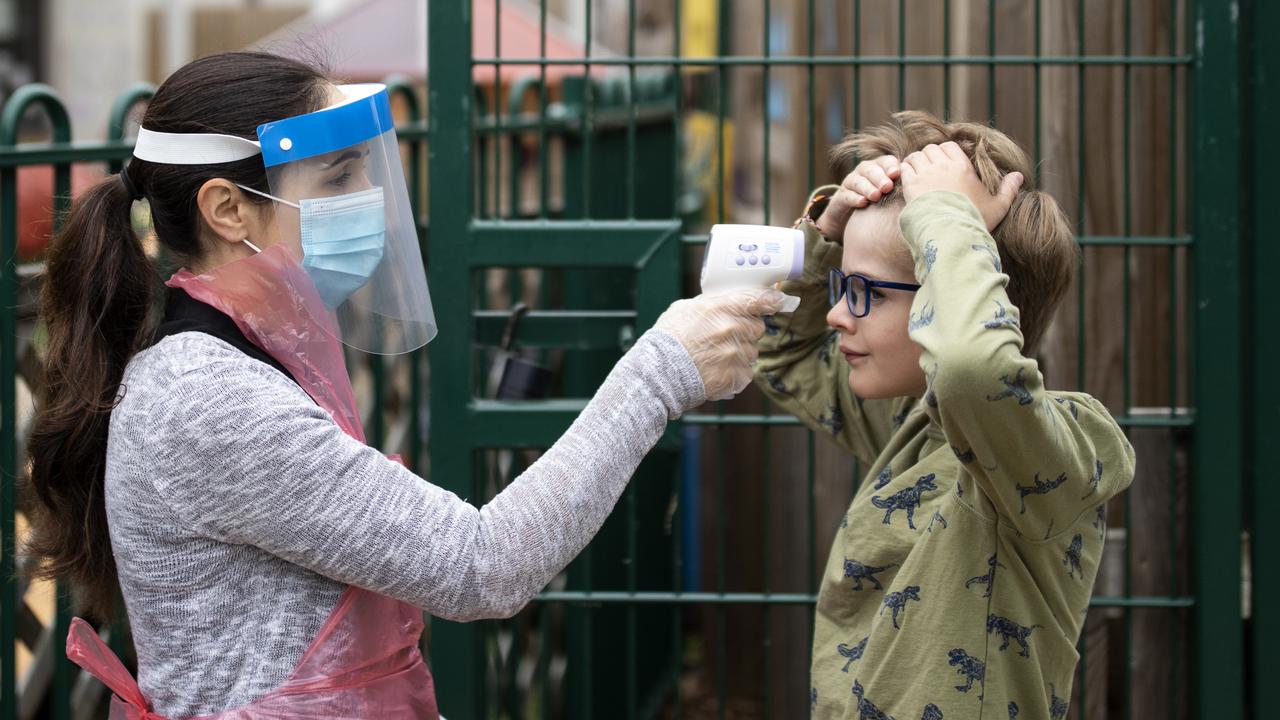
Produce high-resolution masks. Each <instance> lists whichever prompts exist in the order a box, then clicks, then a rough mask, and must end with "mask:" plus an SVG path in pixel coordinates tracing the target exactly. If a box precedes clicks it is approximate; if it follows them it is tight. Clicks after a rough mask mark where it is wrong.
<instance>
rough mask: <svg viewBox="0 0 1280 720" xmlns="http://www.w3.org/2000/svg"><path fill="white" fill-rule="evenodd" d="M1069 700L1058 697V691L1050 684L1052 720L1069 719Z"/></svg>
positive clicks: (1050, 713) (1050, 714) (1050, 715)
mask: <svg viewBox="0 0 1280 720" xmlns="http://www.w3.org/2000/svg"><path fill="white" fill-rule="evenodd" d="M1067 708H1068V705H1067V700H1066V698H1060V697H1058V689H1057V688H1055V687H1054V686H1053V683H1049V717H1050V718H1051V719H1052V720H1064V719H1065V718H1066V717H1067Z"/></svg>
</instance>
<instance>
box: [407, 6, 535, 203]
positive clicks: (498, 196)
mask: <svg viewBox="0 0 1280 720" xmlns="http://www.w3.org/2000/svg"><path fill="white" fill-rule="evenodd" d="M463 3H464V4H465V5H466V12H467V21H468V22H470V20H471V13H470V9H471V0H463ZM428 15H430V12H428ZM493 57H494V59H495V60H498V59H501V58H502V0H493ZM427 67H428V68H430V67H431V65H430V63H428V65H427ZM429 86H430V83H428V87H429ZM502 105H503V103H502V64H501V63H497V62H495V63H494V64H493V135H492V137H493V153H494V155H495V156H496V160H497V162H496V163H495V164H496V165H497V167H496V168H495V172H494V175H493V184H494V188H493V194H494V203H493V204H494V208H495V210H496V211H497V212H496V213H495V214H496V216H497V217H499V218H501V217H503V216H504V213H503V211H502V156H503V154H504V153H503V147H504V146H505V147H507V148H509V153H510V154H511V172H512V174H515V172H516V170H515V166H516V160H515V158H516V149H515V136H514V135H512V136H511V138H510V139H509V140H508V139H507V137H506V135H504V134H503V132H502ZM504 141H505V142H504ZM515 207H516V198H515V196H514V195H512V196H511V197H509V198H507V208H508V209H507V212H506V213H505V215H506V216H511V215H514V214H515Z"/></svg>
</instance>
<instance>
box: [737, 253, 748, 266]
mask: <svg viewBox="0 0 1280 720" xmlns="http://www.w3.org/2000/svg"><path fill="white" fill-rule="evenodd" d="M734 262H736V263H737V264H739V265H745V264H747V259H746V258H744V257H742V256H741V255H739V256H738V258H737V259H736V260H734Z"/></svg>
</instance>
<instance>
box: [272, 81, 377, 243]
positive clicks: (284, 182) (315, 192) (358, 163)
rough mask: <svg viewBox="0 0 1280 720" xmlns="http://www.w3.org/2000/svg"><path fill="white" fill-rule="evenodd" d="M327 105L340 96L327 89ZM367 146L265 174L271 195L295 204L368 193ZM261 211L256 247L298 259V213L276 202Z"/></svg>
mask: <svg viewBox="0 0 1280 720" xmlns="http://www.w3.org/2000/svg"><path fill="white" fill-rule="evenodd" d="M329 89H330V97H329V102H330V103H331V104H332V103H336V102H338V101H340V100H341V99H342V94H341V93H340V92H339V91H338V89H337V88H336V87H334V86H330V88H329ZM369 152H370V145H369V143H367V142H364V143H360V144H358V145H353V146H351V147H348V148H343V149H342V150H336V151H334V152H331V153H325V154H324V155H316V156H314V157H309V158H305V159H303V160H298V161H295V162H291V163H288V164H285V165H283V166H280V167H279V168H278V169H270V170H268V171H267V174H268V177H269V179H270V185H271V192H272V194H273V195H275V196H276V197H278V198H282V199H284V200H288V201H289V202H291V203H295V204H299V203H300V202H301V201H302V200H306V199H315V198H325V197H334V196H337V195H346V194H349V193H354V192H360V191H361V190H368V189H369V188H371V187H373V182H372V180H371V179H370V177H369V172H368V160H369ZM261 207H262V210H263V212H262V223H261V225H262V232H263V234H264V238H263V239H264V242H263V243H261V244H258V243H255V244H258V247H267V246H271V245H275V244H277V243H286V244H287V245H289V246H290V247H291V248H293V250H294V252H295V254H296V255H297V257H299V258H301V257H302V239H301V238H302V233H301V225H300V222H299V209H298V208H295V207H293V206H292V205H286V204H284V203H280V202H271V203H268V204H264V205H262V206H261Z"/></svg>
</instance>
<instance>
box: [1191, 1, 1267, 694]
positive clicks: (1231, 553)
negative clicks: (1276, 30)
mask: <svg viewBox="0 0 1280 720" xmlns="http://www.w3.org/2000/svg"><path fill="white" fill-rule="evenodd" d="M1188 22H1189V23H1191V31H1190V37H1194V38H1196V47H1197V55H1196V58H1195V76H1194V78H1193V80H1192V88H1191V108H1192V127H1193V128H1194V133H1193V136H1194V141H1193V142H1192V147H1191V153H1192V154H1191V158H1190V160H1191V167H1190V172H1189V173H1188V175H1187V176H1188V177H1189V178H1192V180H1193V185H1192V187H1191V188H1190V194H1189V195H1190V197H1191V198H1192V202H1193V203H1194V205H1193V208H1192V210H1193V220H1192V228H1193V235H1194V237H1195V247H1194V253H1193V254H1194V257H1193V263H1194V267H1193V275H1194V287H1195V298H1196V302H1195V304H1194V305H1193V306H1192V307H1193V316H1192V322H1193V327H1194V331H1195V342H1194V348H1195V351H1194V354H1193V356H1192V359H1193V362H1194V363H1195V367H1194V370H1195V372H1194V378H1195V380H1194V382H1195V390H1196V393H1195V396H1196V413H1197V417H1198V418H1199V420H1198V422H1197V424H1196V425H1197V427H1196V433H1195V441H1194V442H1195V445H1194V465H1193V468H1194V473H1193V475H1194V477H1193V482H1192V488H1191V506H1192V507H1194V508H1196V512H1195V513H1194V514H1193V531H1194V533H1195V535H1194V539H1193V542H1192V547H1193V551H1192V552H1193V554H1192V560H1193V563H1192V566H1193V567H1194V568H1195V570H1196V571H1195V574H1194V578H1193V582H1194V587H1195V595H1196V598H1197V603H1196V607H1195V611H1194V627H1193V629H1192V633H1193V638H1194V648H1195V650H1194V652H1192V653H1191V657H1192V661H1193V671H1192V672H1193V675H1192V679H1193V688H1194V691H1193V697H1192V712H1191V714H1192V716H1193V717H1198V718H1210V717H1221V718H1236V717H1244V707H1243V695H1244V681H1243V676H1242V674H1241V673H1240V672H1239V671H1238V667H1239V663H1240V660H1241V658H1242V653H1243V651H1244V646H1243V641H1244V637H1243V627H1242V623H1241V618H1240V600H1241V598H1240V579H1241V571H1240V563H1239V562H1238V561H1237V560H1238V558H1239V557H1240V531H1241V529H1242V520H1243V517H1242V516H1243V506H1242V502H1243V497H1242V477H1243V473H1244V468H1243V466H1242V462H1241V460H1242V433H1241V432H1240V428H1241V427H1242V421H1243V419H1244V418H1243V412H1242V409H1243V403H1244V395H1243V391H1244V387H1243V385H1242V382H1241V379H1240V371H1241V369H1242V367H1243V366H1242V360H1243V357H1242V348H1241V345H1242V342H1243V340H1242V335H1241V333H1242V332H1249V334H1250V335H1252V331H1251V330H1250V329H1248V328H1246V327H1244V326H1243V325H1242V324H1241V322H1240V317H1241V312H1242V311H1243V310H1244V305H1243V302H1242V300H1243V298H1242V296H1241V278H1242V275H1243V273H1244V266H1243V264H1242V262H1241V261H1242V257H1241V241H1240V234H1241V224H1240V209H1241V206H1240V186H1239V180H1240V177H1241V174H1240V162H1241V156H1240V139H1241V138H1240V135H1241V133H1240V125H1239V122H1238V118H1239V117H1240V111H1241V98H1240V87H1239V84H1238V83H1237V82H1234V80H1235V79H1238V78H1239V77H1240V70H1241V67H1240V57H1239V52H1238V49H1239V38H1240V35H1239V33H1240V26H1239V16H1238V8H1237V6H1236V5H1235V4H1227V3H1219V2H1211V1H1210V0H1196V1H1195V2H1194V3H1193V4H1192V8H1191V12H1189V13H1188ZM1255 709H1257V708H1255Z"/></svg>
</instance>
